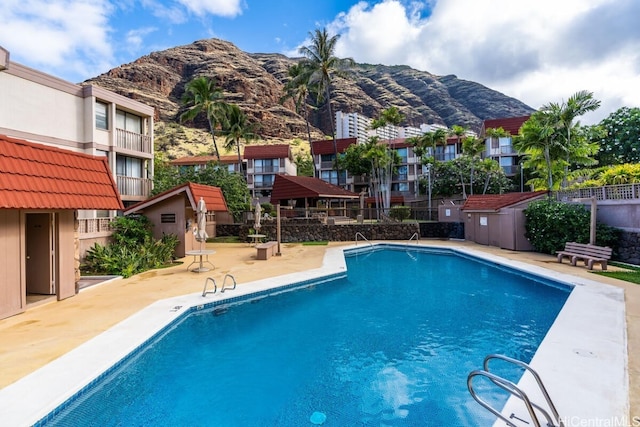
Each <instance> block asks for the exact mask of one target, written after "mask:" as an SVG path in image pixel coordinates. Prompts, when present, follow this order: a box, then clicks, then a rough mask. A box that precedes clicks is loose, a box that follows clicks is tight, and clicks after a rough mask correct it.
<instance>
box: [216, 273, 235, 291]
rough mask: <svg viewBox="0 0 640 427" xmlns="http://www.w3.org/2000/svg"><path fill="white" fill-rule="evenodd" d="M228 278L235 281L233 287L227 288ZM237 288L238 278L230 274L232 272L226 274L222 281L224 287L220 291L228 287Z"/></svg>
mask: <svg viewBox="0 0 640 427" xmlns="http://www.w3.org/2000/svg"><path fill="white" fill-rule="evenodd" d="M227 278H230V279H231V280H232V281H233V288H227V287H226V285H227ZM235 288H236V279H235V278H234V277H233V276H232V275H230V274H225V276H224V280H223V281H222V288H221V289H220V293H222V292H224V291H225V290H227V289H231V290H234V289H235Z"/></svg>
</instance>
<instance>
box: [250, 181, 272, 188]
mask: <svg viewBox="0 0 640 427" xmlns="http://www.w3.org/2000/svg"><path fill="white" fill-rule="evenodd" d="M253 188H273V182H254V183H253Z"/></svg>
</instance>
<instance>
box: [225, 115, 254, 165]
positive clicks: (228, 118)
mask: <svg viewBox="0 0 640 427" xmlns="http://www.w3.org/2000/svg"><path fill="white" fill-rule="evenodd" d="M223 124H224V126H223V130H222V131H223V133H224V134H225V135H226V139H225V146H224V148H225V149H226V150H233V149H234V148H235V149H236V151H237V153H238V168H239V169H238V170H239V171H241V172H242V173H243V175H244V171H243V169H242V157H241V156H240V141H241V140H243V139H244V140H245V142H246V143H249V142H250V141H251V140H252V139H255V138H256V134H255V133H254V125H253V124H252V123H249V121H248V120H247V115H246V114H245V113H244V112H243V111H242V110H241V109H240V107H238V106H237V105H236V104H231V105H229V106H227V108H226V114H225V117H224V123H223ZM245 178H246V176H245Z"/></svg>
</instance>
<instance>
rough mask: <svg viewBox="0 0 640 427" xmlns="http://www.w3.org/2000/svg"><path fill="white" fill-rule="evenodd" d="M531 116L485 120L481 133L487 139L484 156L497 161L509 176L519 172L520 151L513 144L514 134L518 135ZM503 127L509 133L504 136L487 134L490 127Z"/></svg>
mask: <svg viewBox="0 0 640 427" xmlns="http://www.w3.org/2000/svg"><path fill="white" fill-rule="evenodd" d="M529 117H530V116H519V117H508V118H500V119H490V120H485V121H484V122H483V123H482V129H481V131H480V135H481V137H482V138H484V140H485V153H484V157H485V158H489V159H493V160H495V161H497V162H498V163H499V164H500V166H501V167H502V169H503V170H504V173H505V174H506V175H507V176H510V177H512V176H515V175H517V173H518V168H519V167H520V166H519V162H520V153H518V151H517V150H516V149H515V147H514V146H513V136H515V135H518V132H519V131H520V128H521V127H522V125H523V124H524V122H526V121H527V120H529ZM499 128H502V129H503V130H504V131H505V132H507V133H508V136H504V137H490V136H487V130H488V129H499Z"/></svg>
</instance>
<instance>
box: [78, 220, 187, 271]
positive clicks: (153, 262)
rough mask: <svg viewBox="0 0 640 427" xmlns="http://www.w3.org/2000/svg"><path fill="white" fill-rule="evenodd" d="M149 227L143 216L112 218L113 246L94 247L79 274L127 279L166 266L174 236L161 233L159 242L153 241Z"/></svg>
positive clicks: (170, 255) (176, 240)
mask: <svg viewBox="0 0 640 427" xmlns="http://www.w3.org/2000/svg"><path fill="white" fill-rule="evenodd" d="M151 227H152V225H151V222H150V221H149V220H148V218H146V217H144V216H139V217H119V218H117V219H115V220H114V222H113V224H112V229H113V230H114V233H113V236H112V238H113V243H110V244H108V245H107V246H102V245H100V244H99V243H96V244H94V245H93V247H92V248H91V249H89V250H88V251H87V255H86V257H85V260H84V263H83V265H82V271H83V272H88V273H92V274H110V275H111V274H117V275H120V276H122V277H130V276H132V275H134V274H137V273H141V272H143V271H147V270H150V269H153V268H159V267H162V266H163V265H166V264H168V263H170V262H171V261H172V260H173V256H174V251H175V248H176V246H177V245H178V237H177V236H175V235H173V234H169V235H167V234H165V235H164V236H162V239H160V240H155V239H154V238H153V236H152V234H151Z"/></svg>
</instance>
